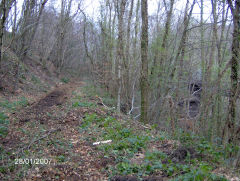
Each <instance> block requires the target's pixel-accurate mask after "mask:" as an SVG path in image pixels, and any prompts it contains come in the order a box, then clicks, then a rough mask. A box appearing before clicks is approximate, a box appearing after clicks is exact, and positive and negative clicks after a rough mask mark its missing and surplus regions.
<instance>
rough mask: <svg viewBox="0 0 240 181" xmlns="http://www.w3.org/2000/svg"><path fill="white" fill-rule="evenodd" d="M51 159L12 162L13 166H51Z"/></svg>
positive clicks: (27, 159) (28, 159) (26, 159)
mask: <svg viewBox="0 0 240 181" xmlns="http://www.w3.org/2000/svg"><path fill="white" fill-rule="evenodd" d="M51 161H52V159H47V158H40V159H39V158H16V159H15V160H14V162H15V165H24V164H27V165H29V164H30V165H47V164H51Z"/></svg>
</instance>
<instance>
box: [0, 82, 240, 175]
mask: <svg viewBox="0 0 240 181" xmlns="http://www.w3.org/2000/svg"><path fill="white" fill-rule="evenodd" d="M102 96H103V95H102V94H101V93H98V92H96V89H95V88H94V86H93V85H92V84H91V83H90V82H89V81H83V80H77V79H75V80H72V81H70V82H69V83H65V84H62V85H59V86H57V87H56V88H55V89H53V90H51V91H49V92H48V93H46V94H45V95H44V96H40V97H37V98H35V101H33V102H32V103H31V104H28V100H27V98H26V100H25V102H24V101H22V102H15V104H13V103H11V102H9V104H7V105H6V104H2V103H1V104H0V106H1V107H2V108H4V109H5V111H4V112H1V116H0V118H1V122H4V121H5V122H6V123H7V122H8V124H6V127H7V128H8V134H7V133H6V134H5V135H4V134H2V135H1V155H2V160H1V164H0V178H1V180H108V179H111V180H140V178H141V179H143V180H171V179H175V180H227V179H228V180H239V179H238V178H237V177H235V178H234V176H233V175H237V173H236V172H235V174H233V172H234V171H231V170H229V169H226V168H224V166H223V165H224V163H223V159H222V156H223V155H222V154H221V153H220V152H218V151H216V149H219V148H215V147H213V146H212V145H210V144H209V143H208V142H206V141H205V140H204V139H202V138H199V137H194V136H190V135H189V134H186V133H182V135H181V137H179V136H176V139H175V140H172V139H170V136H169V135H168V134H167V133H165V132H160V131H158V130H157V129H156V128H155V127H154V126H150V125H142V124H141V123H139V122H137V121H133V120H131V119H130V118H129V117H127V116H126V115H121V114H117V113H116V112H115V110H114V109H112V108H110V107H107V106H106V105H105V104H104V103H103V101H105V98H104V97H102ZM12 105H15V106H12ZM7 120H9V121H7ZM106 140H108V141H109V142H110V143H106V144H102V143H100V144H96V145H94V144H93V143H95V142H99V141H106ZM110 140H111V141H110ZM196 143H198V144H196ZM221 165H222V166H221ZM224 177H225V178H224Z"/></svg>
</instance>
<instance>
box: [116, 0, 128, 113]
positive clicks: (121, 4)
mask: <svg viewBox="0 0 240 181" xmlns="http://www.w3.org/2000/svg"><path fill="white" fill-rule="evenodd" d="M126 3H127V1H126V0H119V1H118V2H117V11H118V12H117V13H118V44H117V59H116V73H117V79H116V80H117V87H118V88H117V111H118V112H120V107H121V93H122V84H121V78H122V75H121V74H122V64H123V62H124V61H125V60H124V42H123V36H124V30H123V18H124V14H125V8H126Z"/></svg>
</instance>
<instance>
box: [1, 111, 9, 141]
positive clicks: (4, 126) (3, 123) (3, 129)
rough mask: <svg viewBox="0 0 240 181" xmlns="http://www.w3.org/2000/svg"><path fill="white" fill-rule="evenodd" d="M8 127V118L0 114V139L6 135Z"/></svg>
mask: <svg viewBox="0 0 240 181" xmlns="http://www.w3.org/2000/svg"><path fill="white" fill-rule="evenodd" d="M8 125H9V120H8V117H7V116H6V115H5V114H4V113H2V112H0V138H4V137H6V136H7V135H8Z"/></svg>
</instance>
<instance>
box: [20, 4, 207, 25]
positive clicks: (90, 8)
mask: <svg viewBox="0 0 240 181" xmlns="http://www.w3.org/2000/svg"><path fill="white" fill-rule="evenodd" d="M79 1H80V0H74V4H75V6H73V11H74V9H76V8H77V4H78V2H79ZM82 1H83V7H82V9H83V10H84V11H85V12H86V13H87V14H88V16H90V17H92V18H93V19H97V17H98V14H99V6H100V2H103V1H104V0H82ZM159 1H162V0H148V11H149V15H153V14H156V12H157V7H158V2H159ZM192 1H193V0H190V2H192ZM53 2H55V5H54V6H55V8H57V9H60V6H61V0H49V2H48V4H50V3H51V4H53ZM176 2H177V3H175V6H174V8H175V10H176V11H178V12H179V13H182V12H183V9H184V7H185V4H186V0H176ZM22 3H23V0H18V9H19V11H20V10H21V7H22ZM199 7H200V0H199V1H197V4H196V5H195V7H194V10H193V16H194V17H195V18H199V19H200V8H199ZM19 15H20V14H19ZM210 16H211V1H210V0H204V19H205V20H207V21H209V18H210Z"/></svg>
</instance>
